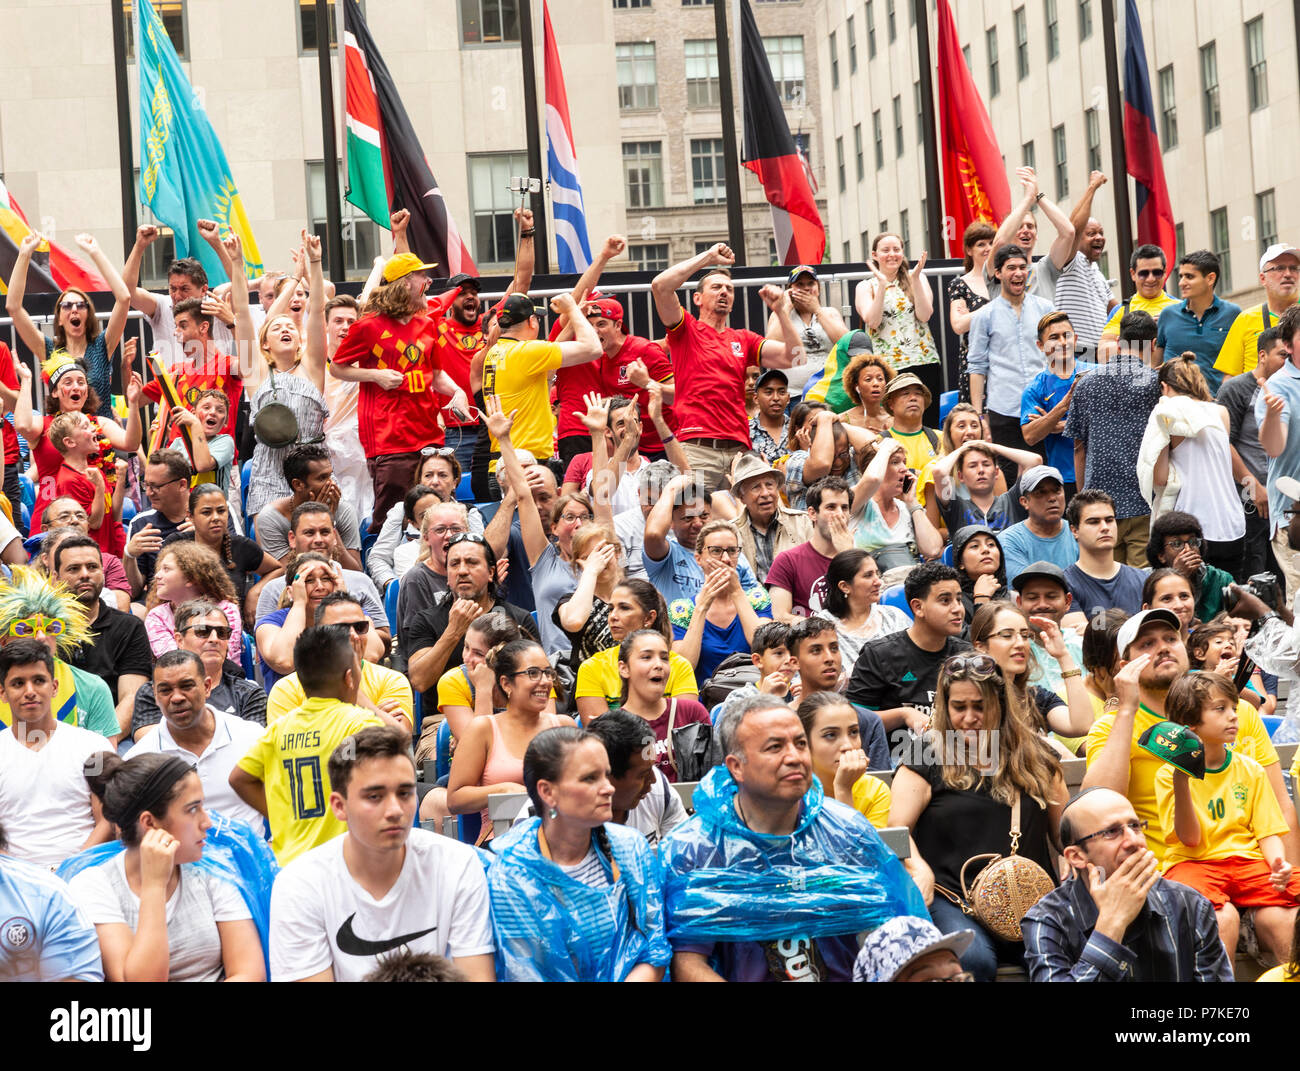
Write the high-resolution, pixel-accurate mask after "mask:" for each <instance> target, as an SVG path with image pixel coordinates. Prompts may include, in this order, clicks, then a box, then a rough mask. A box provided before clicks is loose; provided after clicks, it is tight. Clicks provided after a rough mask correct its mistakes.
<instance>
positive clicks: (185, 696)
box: [127, 650, 266, 833]
mask: <svg viewBox="0 0 1300 1071" xmlns="http://www.w3.org/2000/svg"><path fill="white" fill-rule="evenodd" d="M213 683H214V682H213V679H212V677H211V676H209V675H208V669H207V666H205V665H204V663H203V660H202V659H201V658H199V656H198V655H197V654H195V653H194V652H193V651H187V650H177V651H167V652H166V653H165V654H163V655H161V656H160V657H159V659H158V663H157V665H155V666H154V667H153V693H154V695H155V696H156V697H157V700H158V706H159V708H160V709H161V711H162V721H161V722H160V723H159V724H158V728H157V729H155V730H154V731H153V732H151V733H149V734H147V735H146V736H145V737H143V739H141V740H140V742H139V743H138V744H136V745H135V746H134V747H132V748H131V750H130V751H129V752H128V753H127V757H128V758H133V757H134V756H136V755H148V754H150V753H151V752H156V753H161V754H165V755H175V756H177V757H178V758H181V759H184V760H185V761H186V762H188V763H190V764H191V765H193V767H194V770H195V772H196V773H197V774H198V775H199V781H200V783H202V785H203V803H204V806H206V807H208V808H209V809H211V810H215V811H216V812H217V814H219V815H221V816H222V817H224V818H234V819H238V820H239V821H241V822H245V823H247V824H248V825H249V826H251V827H252V828H253V829H255V830H256V831H257V832H258V833H262V832H263V831H264V830H265V828H266V827H265V822H264V820H263V818H262V816H261V815H260V814H258V813H257V811H255V810H254V809H253V808H252V807H250V806H249V805H248V804H247V803H245V802H244V801H243V800H241V799H240V798H239V797H238V796H237V795H235V790H234V789H233V788H231V787H230V771H231V770H233V769H234V768H235V763H237V762H238V761H239V760H240V759H242V758H243V757H244V755H245V754H247V752H248V750H249V749H250V748H251V747H252V746H253V745H254V744H256V743H257V741H258V740H259V739H261V736H262V732H263V729H262V727H261V726H260V725H258V724H257V722H255V721H245V720H244V719H243V718H237V717H235V716H234V715H233V714H227V713H226V712H225V711H222V710H217V709H216V708H215V707H213V706H211V705H210V704H209V703H208V696H209V695H210V694H211V692H212V686H213Z"/></svg>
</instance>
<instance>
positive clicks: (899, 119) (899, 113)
mask: <svg viewBox="0 0 1300 1071" xmlns="http://www.w3.org/2000/svg"><path fill="white" fill-rule="evenodd" d="M894 155H895V156H902V155H903V98H902V97H895V98H894Z"/></svg>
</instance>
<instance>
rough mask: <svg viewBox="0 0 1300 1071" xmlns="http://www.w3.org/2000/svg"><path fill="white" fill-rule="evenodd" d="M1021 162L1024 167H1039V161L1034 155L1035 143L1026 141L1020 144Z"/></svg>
mask: <svg viewBox="0 0 1300 1071" xmlns="http://www.w3.org/2000/svg"><path fill="white" fill-rule="evenodd" d="M1020 163H1021V165H1022V166H1024V167H1037V161H1036V158H1035V155H1034V143H1033V142H1032V141H1026V142H1025V143H1024V144H1023V145H1021V146H1020Z"/></svg>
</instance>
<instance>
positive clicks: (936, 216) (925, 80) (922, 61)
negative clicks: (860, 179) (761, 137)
mask: <svg viewBox="0 0 1300 1071" xmlns="http://www.w3.org/2000/svg"><path fill="white" fill-rule="evenodd" d="M1297 2H1300V0H1297ZM912 9H913V10H914V11H915V12H916V50H917V57H918V62H917V68H918V70H919V71H920V72H921V100H922V101H923V102H924V103H925V104H927V105H928V107H927V108H925V109H924V111H923V113H922V117H921V120H922V130H921V136H922V138H923V139H924V141H925V146H924V149H925V191H926V192H925V227H926V231H927V233H928V235H929V250H930V252H931V254H932V255H934V256H941V255H942V253H943V252H946V251H947V248H948V247H947V244H946V243H945V242H944V237H943V193H942V192H941V188H940V182H939V152H938V149H937V147H936V146H937V144H938V136H939V135H938V131H937V129H936V127H935V122H934V114H935V107H934V77H933V71H932V68H931V60H930V8H929V6H928V5H927V4H926V3H924V0H922V2H921V3H914V4H913V5H912Z"/></svg>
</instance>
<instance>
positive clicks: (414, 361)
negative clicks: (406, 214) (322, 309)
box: [329, 253, 469, 532]
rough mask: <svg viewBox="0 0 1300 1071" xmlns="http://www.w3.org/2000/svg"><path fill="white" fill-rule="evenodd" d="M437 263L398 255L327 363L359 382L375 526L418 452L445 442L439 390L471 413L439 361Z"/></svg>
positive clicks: (405, 484)
mask: <svg viewBox="0 0 1300 1071" xmlns="http://www.w3.org/2000/svg"><path fill="white" fill-rule="evenodd" d="M435 267H437V265H436V264H424V263H421V261H420V258H419V257H417V256H416V255H415V254H414V253H398V254H397V255H396V256H394V257H393V258H392V259H391V260H390V261H389V262H388V263H387V264H386V265H385V266H384V281H383V284H382V285H380V286H379V287H377V288H376V289H375V292H374V293H373V294H372V295H371V296H370V300H369V301H368V302H367V303H366V307H365V309H364V310H363V315H362V317H361V319H359V320H358V321H357V322H356V323H354V324H353V325H352V327H351V328H349V330H348V334H347V337H346V338H345V339H344V340H343V341H342V342H341V343H340V344H339V348H338V350H337V351H336V352H335V354H334V360H333V361H332V362H331V363H330V366H329V368H330V374H331V375H333V376H336V377H337V378H339V379H346V380H353V381H355V382H358V383H360V384H361V390H360V395H359V398H358V401H357V423H358V430H359V431H360V433H361V445H362V447H363V448H364V449H365V452H366V465H367V467H368V468H369V469H370V478H371V479H372V480H373V481H374V485H375V504H374V512H373V514H372V518H373V519H372V521H371V525H370V530H371V531H372V532H377V531H378V530H379V528H380V527H381V526H382V525H383V523H384V519H385V518H386V517H387V516H388V511H389V510H390V509H391V508H392V507H393V505H394V504H396V503H398V502H400V501H401V500H402V496H403V495H405V494H406V492H407V491H408V490H410V488H411V485H412V484H414V482H415V470H416V466H417V465H418V464H419V463H420V451H421V450H422V449H423V448H424V447H426V446H441V445H442V443H443V432H442V426H441V425H440V424H439V422H438V413H439V411H440V407H439V405H438V399H437V394H436V393H435V392H439V391H440V392H442V393H443V394H446V395H447V396H448V397H450V398H451V403H450V407H449V408H450V411H451V412H452V414H453V415H456V414H459V418H460V419H466V414H468V412H469V401H468V400H467V399H466V397H465V392H464V390H462V389H461V388H460V387H459V386H458V385H457V384H456V382H455V381H454V380H453V379H452V378H451V376H449V375H448V374H447V373H446V372H445V371H443V368H442V366H441V365H440V364H439V363H438V354H437V347H436V346H435V345H434V335H435V330H436V329H435V326H434V323H433V321H432V320H430V319H429V317H428V316H426V315H425V303H424V291H425V289H426V288H427V287H428V285H429V272H430V271H431V270H432V269H433V268H435Z"/></svg>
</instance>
